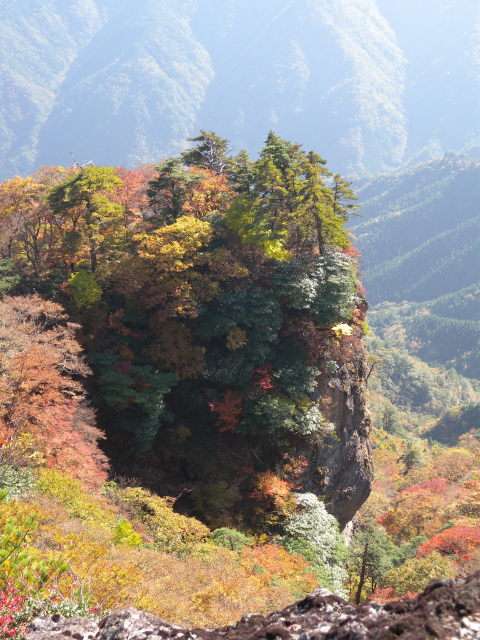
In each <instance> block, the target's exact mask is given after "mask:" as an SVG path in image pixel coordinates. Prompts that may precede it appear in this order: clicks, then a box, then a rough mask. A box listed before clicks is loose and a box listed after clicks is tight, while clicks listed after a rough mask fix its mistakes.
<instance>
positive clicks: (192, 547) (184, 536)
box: [118, 487, 210, 554]
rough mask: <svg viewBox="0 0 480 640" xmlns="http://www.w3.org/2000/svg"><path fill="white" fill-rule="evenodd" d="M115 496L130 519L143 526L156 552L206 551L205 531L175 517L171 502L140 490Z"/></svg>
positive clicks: (190, 520) (191, 520)
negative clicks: (136, 520) (150, 537)
mask: <svg viewBox="0 0 480 640" xmlns="http://www.w3.org/2000/svg"><path fill="white" fill-rule="evenodd" d="M118 496H119V499H120V501H121V504H122V505H123V506H124V507H125V509H126V510H127V511H128V512H129V513H130V515H131V516H132V518H134V519H138V520H140V521H141V522H143V523H144V524H145V525H146V527H147V529H148V532H149V533H150V534H151V536H152V537H153V541H154V544H155V546H156V548H158V549H161V550H164V551H168V552H170V553H172V552H173V553H180V554H183V553H190V554H191V553H193V554H195V553H201V552H202V551H205V550H206V548H207V546H208V545H206V544H205V543H206V541H207V538H208V536H209V534H210V530H209V528H208V527H206V526H205V525H204V524H202V523H201V522H199V521H198V520H196V519H195V518H187V517H185V516H182V515H180V514H178V513H175V512H174V511H173V508H172V501H171V500H169V499H167V498H160V497H159V496H155V495H153V494H151V493H150V492H149V491H147V490H145V489H141V488H140V487H128V488H127V489H123V490H119V492H118Z"/></svg>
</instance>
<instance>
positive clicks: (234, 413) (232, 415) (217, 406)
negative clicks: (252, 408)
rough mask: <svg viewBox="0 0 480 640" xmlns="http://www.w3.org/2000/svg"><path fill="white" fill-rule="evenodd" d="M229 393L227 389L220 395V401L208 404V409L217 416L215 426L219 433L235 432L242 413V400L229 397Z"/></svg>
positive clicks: (237, 397) (233, 396)
mask: <svg viewBox="0 0 480 640" xmlns="http://www.w3.org/2000/svg"><path fill="white" fill-rule="evenodd" d="M230 393H231V392H230V389H227V390H226V392H225V393H222V400H220V401H219V402H211V403H210V409H211V410H212V411H215V413H218V414H219V418H218V420H217V423H216V424H217V427H220V431H232V432H235V426H236V425H237V423H238V421H239V419H240V416H241V415H242V411H243V407H242V405H243V398H241V397H240V396H235V395H230Z"/></svg>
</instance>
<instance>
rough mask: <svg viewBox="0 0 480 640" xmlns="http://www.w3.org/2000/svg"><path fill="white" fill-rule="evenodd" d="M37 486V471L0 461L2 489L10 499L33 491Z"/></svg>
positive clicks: (0, 484) (0, 485) (0, 483)
mask: <svg viewBox="0 0 480 640" xmlns="http://www.w3.org/2000/svg"><path fill="white" fill-rule="evenodd" d="M34 487H35V472H34V471H33V469H29V468H28V467H20V466H12V465H10V464H7V463H6V462H0V490H4V491H6V495H7V496H8V498H9V499H11V498H17V497H19V496H21V495H23V494H25V493H29V492H31V491H32V490H33V489H34Z"/></svg>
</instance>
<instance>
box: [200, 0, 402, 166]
mask: <svg viewBox="0 0 480 640" xmlns="http://www.w3.org/2000/svg"><path fill="white" fill-rule="evenodd" d="M212 15H213V16H215V19H213V20H212ZM193 28H194V30H195V33H196V34H197V35H198V37H199V39H200V40H201V41H202V42H203V43H205V45H206V46H207V48H208V50H209V53H210V55H211V57H212V64H213V67H214V69H215V72H216V75H215V79H214V80H213V82H212V84H211V86H210V87H209V89H208V91H207V96H206V100H205V102H204V104H203V105H202V109H201V111H200V114H199V118H198V122H199V124H200V123H201V126H202V127H204V128H207V129H208V128H213V129H216V130H218V131H223V132H226V135H228V136H229V137H230V139H231V140H232V142H233V144H234V145H235V146H236V147H237V148H242V147H245V148H247V149H249V150H250V151H255V150H256V145H254V143H253V141H254V140H259V139H262V138H263V137H264V136H265V133H266V131H267V130H268V129H271V128H272V129H274V130H276V131H277V130H278V132H279V133H280V134H281V135H282V136H284V137H286V138H290V139H292V140H307V139H308V140H309V144H311V146H312V147H317V148H319V149H320V150H321V152H322V153H323V154H324V155H325V157H327V158H328V160H329V162H330V163H331V164H332V166H334V167H338V169H339V170H340V169H342V170H344V169H346V168H350V169H353V168H355V169H362V168H366V169H370V170H380V169H382V167H383V168H385V167H387V166H390V165H395V164H396V163H397V162H398V161H399V160H401V158H402V157H403V149H404V146H405V144H406V137H407V130H406V124H405V120H404V115H403V105H402V94H403V80H404V73H405V68H404V67H405V60H404V58H403V56H402V52H401V51H400V49H399V48H398V46H397V45H396V43H395V35H394V33H393V32H392V31H391V30H390V28H389V27H388V25H387V23H386V21H385V20H384V19H383V18H382V16H381V15H380V13H379V11H378V9H377V7H376V5H375V2H374V0H362V2H360V3H359V2H352V1H351V0H342V1H341V2H331V1H325V0H310V1H309V2H307V3H301V4H300V3H299V2H291V1H287V0H282V2H280V3H279V2H278V0H266V1H265V2H262V3H261V6H259V5H258V3H257V2H254V1H253V0H247V1H246V2H242V3H228V4H227V3H225V2H221V1H220V0H208V1H207V2H204V3H202V4H201V5H199V10H198V11H197V13H196V14H195V16H194V21H193Z"/></svg>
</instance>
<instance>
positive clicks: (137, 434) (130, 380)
mask: <svg viewBox="0 0 480 640" xmlns="http://www.w3.org/2000/svg"><path fill="white" fill-rule="evenodd" d="M90 361H91V362H92V364H93V365H94V367H95V369H96V370H97V371H98V374H97V375H98V377H97V383H98V387H97V393H96V394H95V396H94V397H93V401H94V402H95V403H96V404H98V405H100V404H104V405H106V406H107V407H110V408H112V409H114V410H115V412H120V419H119V421H118V426H119V428H120V429H121V430H122V431H124V432H126V433H128V434H129V435H130V437H131V438H133V441H134V443H135V448H136V450H137V451H138V452H139V453H141V452H143V451H147V450H148V449H149V448H150V446H151V444H152V441H153V439H154V437H155V435H156V433H157V431H158V428H159V419H160V417H161V416H162V415H164V408H165V401H164V397H165V395H166V394H167V393H168V392H169V391H170V390H171V389H172V387H173V386H174V385H175V384H176V383H177V381H178V378H177V377H176V376H174V375H173V374H170V373H160V372H158V371H155V369H154V368H153V367H152V366H151V365H143V366H135V365H133V364H131V363H130V362H125V361H124V360H123V358H122V357H121V356H120V355H118V354H116V353H114V352H113V351H112V350H110V349H108V350H106V351H104V352H102V353H91V354H90Z"/></svg>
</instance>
